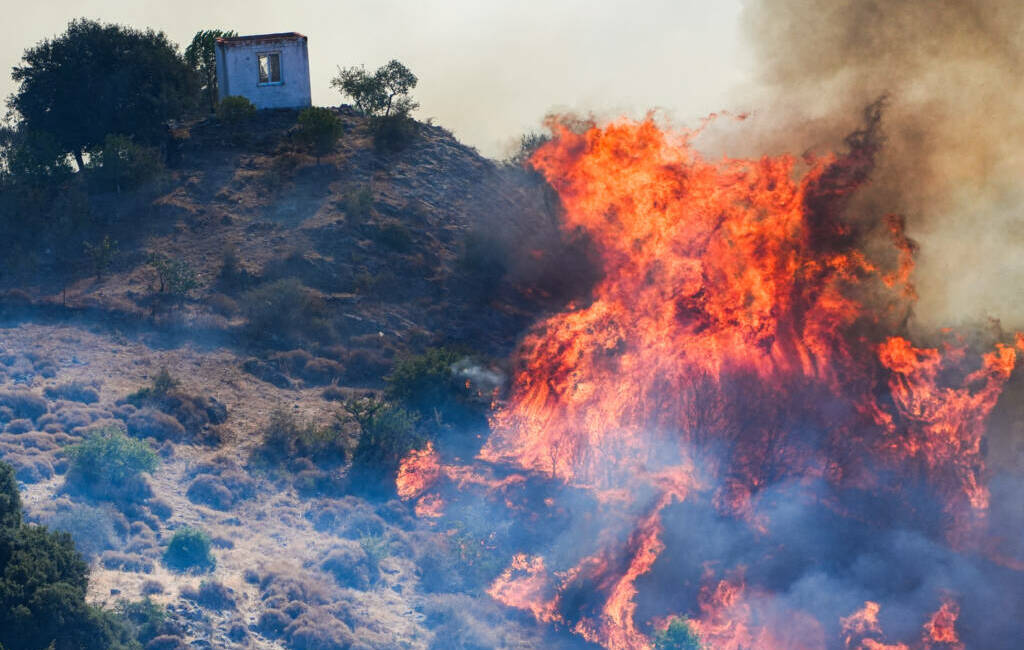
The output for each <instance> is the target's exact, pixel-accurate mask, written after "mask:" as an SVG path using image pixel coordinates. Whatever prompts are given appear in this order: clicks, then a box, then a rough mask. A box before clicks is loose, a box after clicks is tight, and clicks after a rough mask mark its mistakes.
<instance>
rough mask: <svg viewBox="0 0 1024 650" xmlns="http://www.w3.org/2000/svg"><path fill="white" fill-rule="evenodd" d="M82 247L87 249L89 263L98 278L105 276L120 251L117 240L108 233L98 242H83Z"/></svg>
mask: <svg viewBox="0 0 1024 650" xmlns="http://www.w3.org/2000/svg"><path fill="white" fill-rule="evenodd" d="M82 248H83V249H84V250H85V256H86V257H87V258H88V259H89V265H90V266H91V267H92V272H93V273H94V274H95V275H96V279H97V280H99V279H100V278H102V277H103V274H104V273H106V272H107V269H109V268H110V265H111V264H113V262H114V258H115V257H117V254H118V253H119V252H120V251H119V250H118V247H117V242H116V241H114V240H112V239H111V238H110V237H109V236H106V235H105V236H104V237H103V239H102V240H101V241H100V243H98V244H91V243H89V242H83V243H82Z"/></svg>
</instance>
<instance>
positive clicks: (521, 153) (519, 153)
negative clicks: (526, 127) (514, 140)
mask: <svg viewBox="0 0 1024 650" xmlns="http://www.w3.org/2000/svg"><path fill="white" fill-rule="evenodd" d="M550 140H551V136H550V135H547V134H544V133H536V132H530V133H524V134H523V135H522V136H520V137H519V145H518V146H517V147H516V150H515V151H514V152H513V153H512V154H511V155H509V157H508V158H506V159H505V163H506V164H508V165H510V166H512V167H525V166H526V164H527V162H528V161H529V160H530V157H531V156H533V154H534V152H535V151H537V149H540V147H541V146H542V145H544V144H545V143H547V142H549V141H550Z"/></svg>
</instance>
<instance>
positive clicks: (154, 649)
mask: <svg viewBox="0 0 1024 650" xmlns="http://www.w3.org/2000/svg"><path fill="white" fill-rule="evenodd" d="M187 649H188V646H187V645H186V644H185V642H184V641H183V640H182V638H181V637H178V636H171V635H169V634H161V635H160V636H157V637H153V639H152V640H150V642H149V643H147V644H146V649H145V650H187Z"/></svg>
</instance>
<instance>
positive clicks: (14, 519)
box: [0, 462, 21, 530]
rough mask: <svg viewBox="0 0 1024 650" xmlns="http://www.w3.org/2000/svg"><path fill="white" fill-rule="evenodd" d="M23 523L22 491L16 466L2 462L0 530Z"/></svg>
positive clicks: (0, 469) (0, 472)
mask: <svg viewBox="0 0 1024 650" xmlns="http://www.w3.org/2000/svg"><path fill="white" fill-rule="evenodd" d="M20 525H21V493H19V492H18V481H17V480H15V478H14V468H13V467H11V466H10V465H8V464H7V463H2V462H0V530H4V529H12V528H17V527H18V526H20Z"/></svg>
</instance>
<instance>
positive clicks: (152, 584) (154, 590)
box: [141, 580, 164, 596]
mask: <svg viewBox="0 0 1024 650" xmlns="http://www.w3.org/2000/svg"><path fill="white" fill-rule="evenodd" d="M141 591H142V595H143V596H155V595H157V594H162V593H164V586H163V584H162V583H160V582H159V581H158V580H146V581H145V582H143V583H142V589H141Z"/></svg>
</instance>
